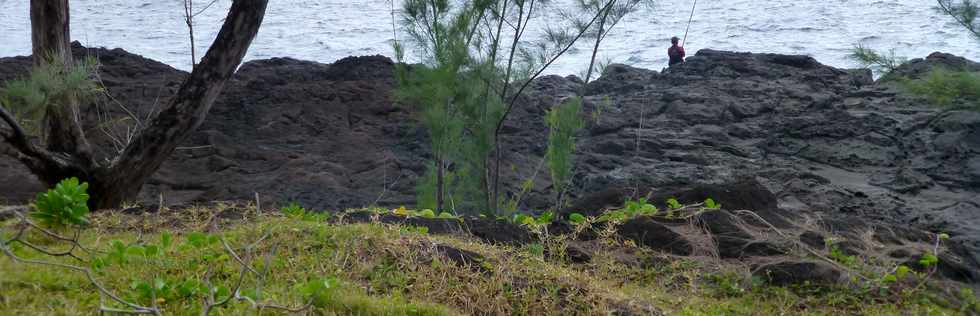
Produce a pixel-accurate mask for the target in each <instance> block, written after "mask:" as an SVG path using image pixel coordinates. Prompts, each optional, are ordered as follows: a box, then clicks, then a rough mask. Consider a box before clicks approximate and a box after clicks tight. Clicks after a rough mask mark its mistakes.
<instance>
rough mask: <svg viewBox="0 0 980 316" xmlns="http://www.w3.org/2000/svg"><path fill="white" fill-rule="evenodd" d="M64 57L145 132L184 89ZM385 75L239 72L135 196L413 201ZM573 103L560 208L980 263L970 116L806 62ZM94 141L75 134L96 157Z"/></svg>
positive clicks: (286, 64) (615, 71) (509, 133)
mask: <svg viewBox="0 0 980 316" xmlns="http://www.w3.org/2000/svg"><path fill="white" fill-rule="evenodd" d="M75 48H76V53H77V54H79V55H83V54H91V55H96V56H98V57H99V58H100V60H101V61H102V64H103V67H102V72H101V77H102V80H103V82H104V85H105V86H106V87H107V88H108V89H109V90H110V91H111V92H112V93H113V94H114V96H115V97H116V99H118V101H119V102H120V103H123V104H126V105H128V106H129V107H130V108H131V110H132V111H134V112H137V113H138V116H140V117H144V116H145V115H146V114H148V113H151V112H152V110H153V109H154V106H155V105H156V104H159V103H162V102H159V98H161V97H163V98H165V97H167V96H169V95H170V93H171V92H172V90H173V89H175V88H176V86H177V84H178V83H179V80H181V79H182V78H183V77H184V76H186V74H185V73H182V72H180V71H178V70H175V69H173V68H170V67H168V66H166V65H163V64H160V63H157V62H154V61H151V60H146V59H143V58H141V57H139V56H134V55H132V54H129V53H126V52H124V51H122V50H118V49H116V50H104V49H93V50H88V49H84V48H82V47H78V46H76V47H75ZM950 62H952V63H958V64H957V65H963V66H968V67H974V66H976V64H974V63H972V62H969V61H966V60H961V59H956V58H953V57H951V56H948V55H943V54H934V55H932V56H930V57H929V58H927V59H924V60H917V61H915V62H914V63H913V65H911V66H909V67H907V68H906V69H904V70H903V71H905V72H908V73H909V74H916V73H921V72H922V71H924V69H927V68H929V66H930V65H932V64H935V63H939V64H946V63H950ZM29 65H30V60H29V59H27V58H23V57H20V58H3V59H0V81H3V80H8V79H11V78H14V77H16V76H19V75H22V74H24V73H25V72H26V70H27V69H28V67H29ZM978 69H980V68H978ZM392 70H393V64H392V62H391V61H390V60H389V59H387V58H385V57H380V56H375V57H352V58H347V59H343V60H340V61H338V62H336V63H334V64H330V65H326V64H319V63H314V62H306V61H299V60H293V59H288V58H275V59H269V60H260V61H253V62H249V63H246V64H245V65H243V66H242V67H241V69H240V70H239V72H238V73H237V74H236V76H235V78H234V80H233V81H232V82H230V83H229V84H228V85H227V86H226V88H225V90H224V92H223V94H222V96H221V97H220V98H219V99H218V101H217V102H216V104H215V106H214V108H213V110H212V111H211V113H210V115H209V117H208V119H207V121H206V122H205V123H204V125H203V126H202V127H201V128H199V130H198V131H197V132H196V133H194V135H193V136H192V137H191V138H190V139H188V140H187V141H186V142H185V144H183V146H182V148H181V149H179V150H178V151H177V153H176V154H175V155H174V156H173V157H172V158H171V159H170V160H169V161H168V162H167V163H166V164H165V165H164V167H163V168H162V169H161V170H160V171H159V172H158V173H157V174H156V175H155V176H154V177H153V180H152V181H150V183H148V184H147V185H146V186H145V187H144V188H143V193H142V198H144V199H146V200H149V201H155V200H156V199H157V198H158V196H159V194H163V196H164V198H165V199H166V200H167V201H168V203H181V202H188V201H200V200H233V199H250V198H252V197H253V196H254V193H256V192H258V193H259V194H261V195H262V196H263V199H264V200H266V201H298V202H300V203H302V204H304V205H305V206H307V207H312V208H317V209H343V208H349V207H361V206H365V205H369V204H374V203H377V204H380V205H400V204H412V203H413V200H414V193H413V188H414V185H415V180H416V178H418V177H419V176H420V175H421V174H422V173H423V172H424V168H425V163H426V159H427V158H428V155H429V154H428V145H427V144H428V142H427V138H426V135H425V132H424V130H422V129H421V128H420V127H419V126H417V124H415V123H414V120H413V115H412V113H410V111H409V110H408V108H407V107H404V106H401V105H397V104H395V103H394V102H393V98H392V97H391V91H392V88H393V85H394V84H395V82H394V80H393V77H392ZM581 84H582V83H581V81H580V80H578V79H577V78H574V77H568V78H563V77H558V76H550V77H545V78H542V79H540V80H539V81H538V82H536V83H535V84H534V87H533V89H532V91H531V92H530V93H529V94H528V95H527V97H525V98H523V99H522V100H521V104H520V106H519V108H517V109H516V111H515V113H514V115H513V116H512V119H511V120H510V121H508V122H507V124H506V125H505V135H504V142H505V149H506V150H505V153H504V158H505V160H506V163H507V164H508V165H513V168H503V169H504V170H506V173H505V175H504V182H505V183H511V184H517V183H520V182H521V181H523V180H525V179H527V178H529V177H531V176H533V175H535V167H536V166H538V164H539V162H540V160H541V157H542V155H543V154H544V151H545V148H544V146H545V145H544V143H545V142H544V141H542V140H543V139H544V137H546V136H545V135H546V134H545V133H546V129H545V127H544V124H543V115H544V111H545V110H546V109H548V108H549V107H551V106H553V105H554V104H555V103H556V100H558V99H560V98H561V97H563V96H566V95H570V94H572V93H573V92H574V91H578V89H579V88H580V87H581ZM586 91H587V94H588V97H587V100H586V101H587V102H586V112H587V115H588V121H589V123H588V127H587V128H586V130H585V131H584V132H583V133H582V134H581V136H580V138H579V145H578V146H579V147H578V153H577V158H576V161H577V168H576V171H575V173H576V176H575V183H574V189H573V192H571V195H572V196H573V197H575V198H576V202H575V203H573V206H572V207H571V208H569V209H566V210H565V211H577V212H583V213H588V212H595V211H598V210H600V209H601V208H603V207H607V206H612V205H616V204H620V203H621V202H622V199H623V197H624V195H639V196H643V195H648V194H650V195H652V196H654V197H655V198H666V197H670V196H677V197H682V198H685V199H688V200H689V201H688V202H695V201H697V200H699V199H703V198H704V197H706V196H711V197H714V198H715V199H716V200H720V202H721V203H722V204H723V205H725V206H726V208H729V209H735V208H745V209H752V210H755V211H757V212H760V214H763V215H767V216H766V217H767V218H770V219H772V220H773V221H776V222H785V223H786V224H787V225H794V226H802V225H804V224H805V225H811V226H815V227H822V228H824V229H825V230H826V231H829V232H831V233H841V234H854V235H855V236H857V235H860V233H862V232H872V234H874V232H876V231H877V232H888V233H879V234H878V237H876V238H875V239H874V240H878V241H874V240H872V241H870V242H868V243H865V244H861V245H859V246H860V247H872V246H874V245H872V244H874V243H875V242H878V243H882V241H881V240H888V244H889V245H892V247H901V246H902V245H903V243H904V242H908V240H907V238H911V237H907V236H908V234H903V233H901V232H902V231H903V229H911V230H913V231H916V232H921V230H927V231H932V232H947V233H949V234H950V235H951V236H952V240H953V242H954V244H955V247H954V248H955V249H954V252H955V253H956V254H958V255H959V256H960V258H958V259H956V261H957V262H959V263H960V264H961V265H962V267H965V269H967V270H976V269H977V267H978V266H980V265H978V264H977V262H978V261H980V217H978V215H980V202H978V201H977V199H976V198H977V197H978V196H980V113H977V112H968V111H948V110H943V109H936V108H932V107H929V106H927V105H926V104H925V103H924V102H923V101H920V100H916V99H913V98H908V97H904V96H902V95H900V94H899V93H898V91H897V90H896V89H894V88H893V87H890V86H889V85H887V84H881V83H875V82H872V80H871V75H870V73H868V72H866V71H850V70H841V69H835V68H832V67H828V66H824V65H821V64H820V63H818V62H817V61H815V60H813V59H812V58H809V57H805V56H787V55H771V54H748V53H731V52H720V51H711V50H702V51H700V52H698V54H697V55H696V56H693V57H691V58H689V59H688V62H687V63H684V64H682V65H679V66H676V67H673V68H671V69H668V70H666V71H665V72H663V73H659V72H655V71H650V70H644V69H637V68H632V67H628V66H622V65H615V66H611V67H609V68H608V69H607V70H606V73H605V74H604V75H603V77H602V78H600V79H599V80H596V81H595V82H592V83H590V84H589V85H588V87H586ZM102 103H104V104H103V105H101V106H93V107H90V108H88V109H87V110H86V111H87V115H88V118H89V119H90V121H91V122H97V121H98V120H97V119H96V118H98V117H99V113H103V114H104V113H110V114H112V113H115V114H119V113H122V112H121V111H120V110H119V109H118V108H117V107H116V106H114V105H113V104H114V103H113V102H102ZM103 117H104V115H103ZM97 126H98V125H97V124H94V123H93V124H90V128H89V130H88V133H89V134H90V135H93V136H94V137H96V138H99V139H103V141H100V143H102V144H103V145H104V146H103V148H104V150H105V153H110V152H111V151H112V146H110V142H109V141H108V140H106V139H108V137H104V135H102V134H104V133H103V132H101V131H100V130H99V129H98V128H97ZM2 146H3V145H0V151H2V150H4V149H5V148H3V147H2ZM0 170H2V172H0V201H2V200H4V199H6V200H7V201H8V202H11V203H13V202H18V201H22V200H24V199H26V198H28V197H30V196H31V195H32V194H33V193H34V192H36V191H38V190H39V189H40V188H41V185H40V184H39V183H37V182H36V180H34V178H33V177H32V176H30V175H29V174H28V173H27V172H26V169H24V168H22V167H20V166H19V165H18V164H17V163H16V162H15V161H13V160H11V159H9V158H0ZM551 194H552V193H551V192H550V183H549V180H548V179H547V172H543V171H542V172H539V173H537V177H536V179H535V188H534V190H533V191H532V192H531V193H530V194H529V195H528V197H527V198H526V199H525V200H524V207H526V208H531V209H542V208H546V207H548V206H549V202H550V201H551V200H552V199H553V198H552V195H551ZM659 200H662V199H659ZM768 215H771V216H768ZM889 236H898V237H900V238H898V237H897V238H892V239H889ZM970 273H972V272H970ZM972 278H973V276H970V278H966V279H968V280H972Z"/></svg>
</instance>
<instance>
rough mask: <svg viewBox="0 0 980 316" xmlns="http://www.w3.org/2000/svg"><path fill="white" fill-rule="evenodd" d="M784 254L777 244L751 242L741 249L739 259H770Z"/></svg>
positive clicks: (784, 251)
mask: <svg viewBox="0 0 980 316" xmlns="http://www.w3.org/2000/svg"><path fill="white" fill-rule="evenodd" d="M784 254H786V250H784V249H783V247H780V246H779V245H777V244H774V243H771V242H766V241H753V242H751V243H749V244H747V245H745V248H742V252H741V254H740V256H741V257H771V256H778V255H784Z"/></svg>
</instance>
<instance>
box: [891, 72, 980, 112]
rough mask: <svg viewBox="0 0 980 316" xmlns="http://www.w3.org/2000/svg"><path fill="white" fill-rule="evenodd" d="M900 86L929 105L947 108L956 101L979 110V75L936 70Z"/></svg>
mask: <svg viewBox="0 0 980 316" xmlns="http://www.w3.org/2000/svg"><path fill="white" fill-rule="evenodd" d="M902 85H903V86H904V87H905V89H906V90H907V91H908V92H909V93H912V94H914V95H918V96H922V97H925V98H926V99H927V100H929V102H930V103H932V104H935V105H939V106H947V105H952V104H954V103H955V102H956V101H957V100H959V101H961V102H963V104H964V105H965V106H966V107H969V108H973V109H980V73H977V72H969V71H954V70H949V69H945V68H936V69H933V70H931V71H929V73H927V74H926V75H925V76H924V77H922V78H919V79H915V80H904V81H902Z"/></svg>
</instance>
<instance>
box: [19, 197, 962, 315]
mask: <svg viewBox="0 0 980 316" xmlns="http://www.w3.org/2000/svg"><path fill="white" fill-rule="evenodd" d="M84 191H85V188H84V185H83V184H79V183H78V182H77V181H75V180H70V181H65V182H63V183H62V184H61V185H59V186H58V187H56V188H54V189H52V190H51V191H49V192H46V193H43V194H41V195H39V196H38V199H37V203H36V207H35V209H34V210H33V211H32V212H31V213H30V215H31V217H34V218H37V219H39V220H40V221H39V222H37V223H35V222H33V221H31V220H30V219H29V218H28V217H27V216H25V214H21V213H17V214H15V218H13V219H11V220H8V221H6V222H3V223H2V225H0V228H2V231H3V232H4V233H3V235H2V236H3V238H2V239H0V251H2V252H4V253H5V255H6V257H7V258H9V259H14V260H3V261H0V272H3V273H2V274H0V275H2V276H3V277H2V278H0V289H2V290H3V291H0V313H3V314H31V315H34V314H63V313H77V312H83V311H94V310H101V311H104V312H117V311H126V313H132V312H139V313H149V314H163V313H166V314H181V315H185V314H193V313H200V314H205V315H206V314H222V315H242V314H252V313H264V314H280V313H315V314H326V315H348V314H352V315H455V314H521V315H561V314H574V315H579V314H581V315H587V314H606V313H625V314H640V315H644V314H656V313H660V312H666V313H669V314H677V315H718V314H726V315H760V314H782V315H813V314H824V315H838V314H861V315H895V314H899V313H903V312H904V313H913V314H916V315H951V314H955V313H974V312H976V310H975V309H976V308H978V306H977V300H976V297H975V296H974V295H973V293H972V292H970V290H968V289H964V290H961V292H959V293H952V294H944V293H943V292H938V291H937V290H934V289H932V288H931V287H930V286H927V285H925V283H920V282H918V281H912V282H911V283H909V280H917V279H918V278H920V277H921V276H919V273H918V272H915V271H913V270H910V269H908V268H903V267H898V268H897V269H895V270H894V271H892V272H890V273H888V274H886V275H884V276H883V277H882V278H881V279H879V280H876V281H872V282H871V283H861V284H867V285H870V286H867V285H866V286H853V285H844V284H842V285H840V286H811V285H797V286H789V287H782V286H771V285H766V284H765V283H764V282H762V280H760V279H758V278H746V277H744V274H743V269H744V267H743V266H740V265H735V264H726V263H723V262H712V261H711V260H707V258H697V257H692V258H677V257H670V256H664V255H662V254H658V253H657V252H653V251H650V250H646V249H643V248H641V247H637V246H636V245H635V244H633V243H632V242H630V241H628V240H622V239H619V238H616V237H614V236H613V235H602V236H600V237H599V239H598V240H597V241H598V242H597V243H595V245H596V248H595V251H596V255H595V256H594V257H593V259H592V260H591V261H590V262H588V263H577V261H576V260H574V255H573V254H571V253H569V252H568V251H567V249H569V248H567V247H568V245H569V243H570V242H572V240H571V239H569V237H571V236H569V235H549V234H548V233H547V231H546V230H536V231H537V233H538V234H541V236H542V239H541V242H540V243H531V244H527V245H523V246H520V245H513V246H507V245H501V244H497V245H491V244H487V243H484V242H481V241H479V240H476V239H474V238H471V237H467V236H463V235H455V234H450V235H441V234H440V235H435V234H429V233H428V230H427V229H426V228H425V227H415V226H407V225H390V224H381V223H377V222H368V223H365V224H355V223H353V222H352V221H351V220H348V219H347V216H354V215H355V214H359V213H363V212H365V211H363V210H351V211H349V212H347V213H337V214H336V215H335V216H334V218H328V217H327V216H324V215H322V214H323V213H318V212H306V210H305V209H303V208H301V207H298V206H296V205H292V206H289V207H285V208H283V209H282V210H281V212H279V213H268V212H262V211H260V208H257V205H256V204H254V203H253V204H249V205H235V204H217V205H213V206H210V207H201V208H186V209H180V210H176V209H175V210H167V209H161V210H159V211H158V212H156V213H144V214H140V215H131V214H126V213H125V212H101V213H98V214H92V215H89V214H88V213H87V208H86V207H85V206H84V201H85V199H86V195H85V193H84ZM671 205H673V206H671V207H670V208H671V210H672V212H674V211H676V212H681V211H682V210H683V209H686V208H688V207H687V206H683V205H679V204H678V203H677V202H676V201H673V202H672V203H671ZM703 207H712V208H716V207H720V205H717V204H715V203H714V202H713V201H706V202H705V203H704V206H703ZM369 212H378V213H379V214H388V213H390V214H394V215H395V216H402V217H425V218H435V215H434V214H432V212H431V211H428V212H427V211H411V210H406V209H404V208H399V209H395V210H369ZM616 212H619V213H618V215H613V216H611V217H608V218H607V219H605V220H612V221H617V220H621V219H622V218H627V217H632V216H639V215H641V214H646V215H650V214H656V213H657V211H656V208H655V207H653V206H651V205H649V204H646V203H645V202H642V201H636V202H632V203H631V204H628V205H626V206H625V207H624V208H623V209H622V210H619V211H616ZM439 217H440V218H443V219H444V220H446V221H459V220H463V219H460V218H456V217H452V216H449V215H448V214H447V215H440V216H439ZM573 217H575V216H573ZM579 217H581V216H579ZM328 219H329V220H328ZM519 220H520V221H521V222H523V224H524V225H528V226H531V227H541V226H543V225H546V224H547V222H550V221H551V220H560V219H550V218H547V219H544V218H538V219H534V218H531V219H526V218H525V219H519ZM593 220H600V221H602V219H577V220H576V219H573V221H574V222H578V224H577V225H578V226H579V227H585V226H582V225H588V222H591V221H593ZM42 223H46V224H42ZM573 234H574V233H573ZM831 257H832V258H833V259H834V260H839V261H841V262H842V264H846V265H849V266H852V267H854V268H855V269H860V268H861V267H862V266H863V265H865V264H867V263H863V262H861V261H858V260H857V259H854V258H848V256H846V255H842V254H839V253H838V254H837V255H834V251H832V252H831ZM923 260H933V261H930V262H925V263H923V264H925V265H935V264H936V263H935V262H934V260H935V258H931V259H930V258H924V259H923ZM52 269H56V270H52ZM59 270H61V271H64V272H69V273H52V271H59ZM71 270H74V271H71ZM925 277H926V278H928V276H925ZM906 284H907V285H906ZM948 295H952V296H948ZM948 297H952V300H950V299H949V298H948Z"/></svg>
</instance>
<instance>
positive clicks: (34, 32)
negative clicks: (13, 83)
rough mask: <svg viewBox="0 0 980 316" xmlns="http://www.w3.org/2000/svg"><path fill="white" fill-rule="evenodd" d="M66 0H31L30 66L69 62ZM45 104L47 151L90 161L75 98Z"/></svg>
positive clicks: (67, 63) (66, 70)
mask: <svg viewBox="0 0 980 316" xmlns="http://www.w3.org/2000/svg"><path fill="white" fill-rule="evenodd" d="M70 31H71V30H70V27H69V13H68V0H31V46H32V51H33V54H34V67H35V68H36V67H43V66H46V65H49V64H50V65H51V66H52V67H59V66H60V67H64V70H63V71H64V72H65V73H67V72H68V71H69V70H70V69H71V67H72V65H73V61H72V56H71V43H70V42H69V39H70V38H71V32H70ZM70 101H71V102H70V103H69V104H60V105H55V106H49V107H48V109H47V113H46V118H47V120H46V122H45V126H44V136H45V138H46V141H45V142H46V146H47V148H48V150H50V151H53V152H64V153H75V154H77V155H78V156H79V157H78V158H80V159H79V161H80V162H83V163H84V164H85V165H86V166H91V165H92V164H93V159H92V148H91V146H90V145H89V143H88V141H87V140H86V138H85V133H84V132H83V131H82V124H81V122H80V119H79V116H78V102H77V100H70Z"/></svg>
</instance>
